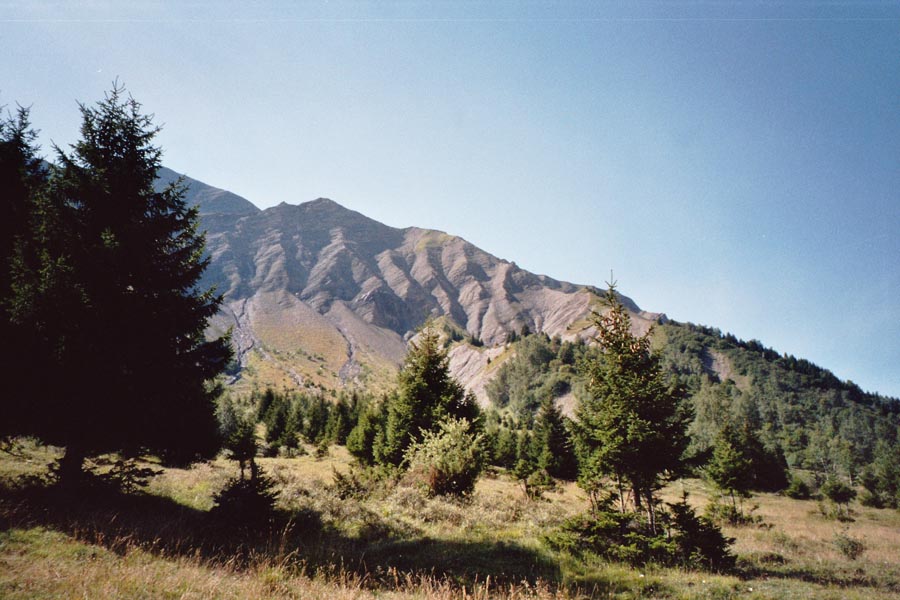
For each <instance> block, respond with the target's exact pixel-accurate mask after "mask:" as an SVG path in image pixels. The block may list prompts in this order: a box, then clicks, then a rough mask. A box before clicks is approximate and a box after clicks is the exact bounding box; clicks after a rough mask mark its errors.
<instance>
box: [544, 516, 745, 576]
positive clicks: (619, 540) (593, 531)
mask: <svg viewBox="0 0 900 600" xmlns="http://www.w3.org/2000/svg"><path fill="white" fill-rule="evenodd" d="M611 506H612V501H611V499H606V500H604V501H602V502H601V508H600V510H598V511H596V512H593V513H587V514H584V515H579V516H577V517H573V518H571V519H569V520H567V521H566V522H565V523H564V524H563V525H562V527H561V528H560V529H559V530H558V531H557V532H555V533H554V534H552V535H551V536H549V537H548V542H549V543H550V545H551V546H553V547H555V548H557V549H561V550H568V551H570V552H583V551H590V552H593V553H595V554H597V555H599V556H601V557H603V558H606V559H607V560H614V561H619V562H625V563H628V564H630V565H632V566H639V565H643V564H646V563H651V562H652V563H656V564H660V565H679V566H683V567H688V568H705V569H712V570H715V571H722V570H727V569H730V568H731V567H733V566H734V561H735V557H734V555H732V554H731V553H730V552H729V551H728V547H729V546H730V545H731V544H732V543H733V542H734V539H732V538H728V537H725V536H724V535H722V531H721V530H720V529H719V528H718V527H717V526H716V525H715V524H714V523H712V522H711V521H710V520H709V519H707V518H706V517H698V516H697V514H696V513H695V512H694V509H693V508H691V506H690V505H689V504H688V503H687V499H686V498H684V499H682V500H681V502H678V503H675V504H669V505H668V507H669V511H661V513H660V522H661V523H664V525H665V531H658V532H656V533H654V532H653V531H652V530H651V529H650V526H649V524H648V523H647V521H646V518H645V517H644V516H643V515H641V514H638V513H623V512H619V511H615V510H611Z"/></svg>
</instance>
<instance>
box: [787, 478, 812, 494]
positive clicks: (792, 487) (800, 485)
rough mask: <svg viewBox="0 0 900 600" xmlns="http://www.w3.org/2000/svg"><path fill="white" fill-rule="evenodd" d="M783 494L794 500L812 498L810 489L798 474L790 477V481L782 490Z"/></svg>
mask: <svg viewBox="0 0 900 600" xmlns="http://www.w3.org/2000/svg"><path fill="white" fill-rule="evenodd" d="M784 494H785V496H787V497H788V498H793V499H795V500H809V499H810V498H812V489H811V488H810V487H809V484H808V483H806V480H805V479H803V478H802V477H800V476H798V475H794V476H793V477H791V481H790V483H789V484H788V486H787V489H785V490H784Z"/></svg>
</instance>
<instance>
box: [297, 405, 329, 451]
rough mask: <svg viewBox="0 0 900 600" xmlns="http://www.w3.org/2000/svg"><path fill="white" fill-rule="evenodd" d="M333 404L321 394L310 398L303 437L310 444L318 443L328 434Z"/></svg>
mask: <svg viewBox="0 0 900 600" xmlns="http://www.w3.org/2000/svg"><path fill="white" fill-rule="evenodd" d="M330 409H331V405H330V404H329V403H328V402H327V401H326V400H325V399H324V398H322V397H321V396H317V397H315V398H312V399H310V400H309V402H308V405H307V408H306V414H305V415H304V418H303V429H302V433H303V438H304V439H305V440H306V441H307V442H308V443H310V444H318V443H319V442H320V441H322V438H323V437H325V436H326V435H327V433H328V432H327V428H328V420H329V418H330V413H331V410H330Z"/></svg>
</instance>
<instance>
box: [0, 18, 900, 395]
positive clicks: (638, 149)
mask: <svg viewBox="0 0 900 600" xmlns="http://www.w3.org/2000/svg"><path fill="white" fill-rule="evenodd" d="M120 4H123V5H124V4H127V6H119V5H120ZM0 14H2V16H0V52H2V56H4V60H2V61H0V103H2V104H7V105H14V104H15V103H16V102H18V103H21V104H25V105H30V106H31V107H32V118H33V121H34V124H35V125H36V126H37V127H38V128H39V129H41V130H42V143H43V145H44V147H45V149H48V148H49V144H50V141H51V140H52V141H55V142H56V143H57V144H60V145H62V146H65V145H67V144H69V143H72V142H74V141H75V139H76V138H77V129H78V125H79V114H78V110H77V104H76V101H83V102H87V103H90V102H93V101H95V100H97V99H99V98H101V97H102V95H103V92H104V90H107V89H109V87H110V84H111V82H112V80H113V79H114V78H116V77H118V78H119V79H120V81H122V82H124V83H125V85H126V86H127V87H128V89H129V90H130V91H131V93H132V94H133V95H134V96H135V98H137V99H138V100H139V101H140V102H142V103H143V104H144V107H145V108H146V110H147V111H148V112H152V113H154V114H155V115H156V120H157V122H158V123H160V124H162V125H163V126H164V129H163V131H162V133H161V134H160V136H159V142H160V144H161V145H162V146H163V147H164V149H165V162H166V164H167V166H169V167H171V168H173V169H176V170H178V171H182V172H186V173H187V174H189V175H191V176H192V177H195V178H197V179H200V180H202V181H205V182H207V183H210V184H212V185H216V186H219V187H222V188H226V189H229V190H232V191H234V192H236V193H238V194H241V195H243V196H245V197H246V198H248V199H249V200H251V201H253V202H254V203H256V204H257V205H259V206H261V207H266V206H271V205H274V204H277V203H279V202H282V201H286V202H289V203H300V202H304V201H307V200H311V199H314V198H317V197H329V198H332V199H334V200H336V201H337V202H340V203H341V204H343V205H344V206H347V207H348V208H352V209H354V210H358V211H360V212H362V213H364V214H366V215H368V216H371V217H373V218H375V219H378V220H380V221H382V222H385V223H387V224H389V225H393V226H398V227H403V226H408V225H418V226H422V227H432V228H437V229H442V230H445V231H448V232H451V233H454V234H457V235H461V236H462V237H464V238H466V239H468V240H470V241H471V242H473V243H475V244H477V245H478V246H480V247H482V248H484V249H485V250H488V251H489V252H492V253H494V254H496V255H498V256H500V257H503V258H507V259H510V260H515V261H516V262H517V263H518V264H519V265H520V266H522V267H524V268H527V269H529V270H532V271H535V272H538V273H544V274H548V275H551V276H553V277H556V278H558V279H564V280H568V281H573V282H576V283H590V284H595V285H600V286H602V285H603V282H604V281H605V280H607V279H608V278H609V272H610V270H611V269H613V270H614V271H615V276H616V278H617V279H618V281H619V284H620V289H621V290H622V291H623V292H624V293H626V294H627V295H629V296H631V297H632V298H634V300H635V301H636V302H637V303H638V304H639V305H640V306H641V307H642V308H645V309H647V310H651V311H660V312H665V313H667V314H668V315H669V316H670V317H672V318H674V319H677V320H682V321H693V322H697V323H703V324H707V325H713V326H717V327H719V328H721V329H723V330H726V331H731V332H733V333H735V334H736V335H738V336H739V337H742V338H744V339H750V338H756V339H759V340H761V341H762V342H763V343H765V344H766V345H768V346H772V347H774V348H775V349H776V350H778V351H781V352H788V353H791V354H794V355H796V356H801V357H804V358H808V359H810V360H812V361H813V362H816V363H817V364H820V365H822V366H824V367H827V368H829V369H831V370H833V371H834V372H835V373H836V374H837V375H838V376H839V377H841V378H845V379H852V380H853V381H855V382H856V383H858V384H859V385H860V386H861V387H863V388H864V389H867V390H871V391H879V392H881V393H883V394H887V395H894V396H900V268H898V265H900V239H898V229H900V164H898V163H900V62H898V57H900V4H898V3H896V2H865V1H864V2H853V1H849V2H803V1H796V2H777V1H775V2H717V1H710V2H696V1H692V2H679V1H672V2H628V3H625V2H622V3H617V2H596V3H580V2H494V3H490V4H488V3H478V2H384V3H371V4H370V3H365V2H349V3H341V2H308V3H295V2H283V3H266V2H232V3H228V2H217V3H213V2H188V3H164V2H134V3H113V2H90V3H81V4H79V3H73V2H40V1H33V2H0Z"/></svg>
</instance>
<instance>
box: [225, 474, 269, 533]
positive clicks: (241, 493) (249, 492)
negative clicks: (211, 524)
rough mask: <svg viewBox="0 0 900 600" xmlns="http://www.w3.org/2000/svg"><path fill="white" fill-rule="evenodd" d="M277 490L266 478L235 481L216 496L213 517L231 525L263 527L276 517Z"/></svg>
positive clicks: (230, 482)
mask: <svg viewBox="0 0 900 600" xmlns="http://www.w3.org/2000/svg"><path fill="white" fill-rule="evenodd" d="M274 488H275V482H274V481H272V480H271V479H269V478H268V477H266V476H265V475H257V476H255V477H250V478H248V479H244V478H235V479H232V480H230V481H229V482H228V483H227V484H226V485H225V487H224V488H223V489H222V491H221V492H219V493H218V494H216V497H215V504H214V506H213V508H212V511H210V515H211V516H212V517H213V518H215V519H216V520H218V521H220V522H222V523H225V524H228V525H235V526H245V527H253V526H259V525H263V524H265V523H267V522H269V521H270V520H271V519H272V517H273V516H274V514H275V499H276V498H277V496H278V493H277V492H276V491H275V489H274Z"/></svg>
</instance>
